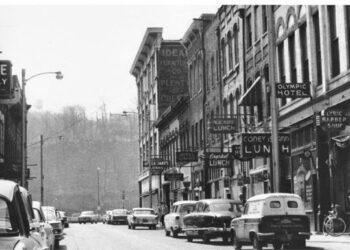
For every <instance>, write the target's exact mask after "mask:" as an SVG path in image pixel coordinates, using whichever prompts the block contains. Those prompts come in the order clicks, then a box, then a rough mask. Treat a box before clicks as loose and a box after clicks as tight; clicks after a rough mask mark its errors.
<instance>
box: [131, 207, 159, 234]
mask: <svg viewBox="0 0 350 250" xmlns="http://www.w3.org/2000/svg"><path fill="white" fill-rule="evenodd" d="M127 219H128V228H129V229H135V228H136V227H137V226H140V227H148V228H149V229H156V227H157V224H158V215H157V214H156V212H155V211H154V209H152V208H143V207H140V208H133V209H132V211H131V213H130V214H129V215H128V217H127Z"/></svg>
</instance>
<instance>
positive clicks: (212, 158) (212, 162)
mask: <svg viewBox="0 0 350 250" xmlns="http://www.w3.org/2000/svg"><path fill="white" fill-rule="evenodd" d="M206 160H207V166H208V167H209V168H231V162H232V157H231V153H207V155H206Z"/></svg>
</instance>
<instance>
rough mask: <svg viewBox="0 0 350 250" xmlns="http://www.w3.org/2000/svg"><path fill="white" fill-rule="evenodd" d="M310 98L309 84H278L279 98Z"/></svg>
mask: <svg viewBox="0 0 350 250" xmlns="http://www.w3.org/2000/svg"><path fill="white" fill-rule="evenodd" d="M310 96H311V95H310V83H309V82H290V83H276V97H277V98H308V97H310Z"/></svg>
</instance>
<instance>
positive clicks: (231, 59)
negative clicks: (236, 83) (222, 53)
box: [227, 32, 233, 70]
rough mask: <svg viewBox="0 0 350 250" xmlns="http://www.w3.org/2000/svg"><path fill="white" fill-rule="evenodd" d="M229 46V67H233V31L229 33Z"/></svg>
mask: <svg viewBox="0 0 350 250" xmlns="http://www.w3.org/2000/svg"><path fill="white" fill-rule="evenodd" d="M227 46H228V68H229V69H230V70H231V69H233V52H232V35H231V32H229V33H228V35H227Z"/></svg>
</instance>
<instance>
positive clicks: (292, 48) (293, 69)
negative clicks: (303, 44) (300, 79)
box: [288, 33, 297, 83]
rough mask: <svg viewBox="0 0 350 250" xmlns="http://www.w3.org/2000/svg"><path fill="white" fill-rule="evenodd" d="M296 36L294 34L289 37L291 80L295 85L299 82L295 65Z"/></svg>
mask: <svg viewBox="0 0 350 250" xmlns="http://www.w3.org/2000/svg"><path fill="white" fill-rule="evenodd" d="M294 39H295V36H294V33H292V34H290V35H289V36H288V52H289V66H290V69H289V71H290V80H291V82H293V83H296V82H297V67H296V63H295V40H294Z"/></svg>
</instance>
